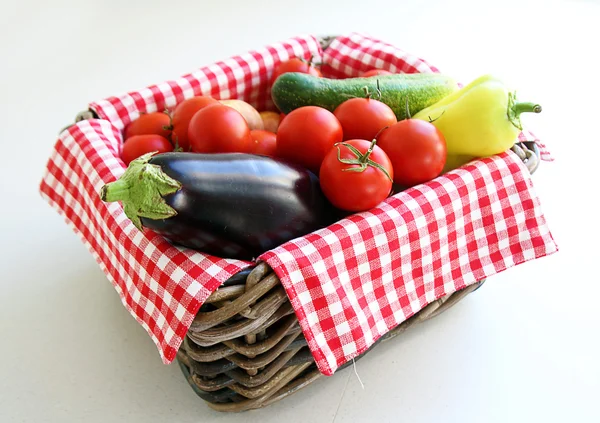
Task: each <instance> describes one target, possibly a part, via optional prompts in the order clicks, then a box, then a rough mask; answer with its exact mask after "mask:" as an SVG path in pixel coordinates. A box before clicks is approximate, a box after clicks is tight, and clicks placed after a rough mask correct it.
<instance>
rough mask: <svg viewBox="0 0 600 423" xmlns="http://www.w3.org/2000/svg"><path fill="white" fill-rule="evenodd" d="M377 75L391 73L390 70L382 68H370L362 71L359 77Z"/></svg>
mask: <svg viewBox="0 0 600 423" xmlns="http://www.w3.org/2000/svg"><path fill="white" fill-rule="evenodd" d="M378 75H393V73H392V72H390V71H386V70H384V69H371V70H368V71H366V72H364V73H363V74H362V75H361V77H363V78H369V77H371V76H378Z"/></svg>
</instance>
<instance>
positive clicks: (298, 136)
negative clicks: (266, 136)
mask: <svg viewBox="0 0 600 423" xmlns="http://www.w3.org/2000/svg"><path fill="white" fill-rule="evenodd" d="M340 141H342V125H340V122H339V121H338V120H337V118H336V117H335V115H334V114H333V113H331V112H330V111H329V110H327V109H324V108H322V107H317V106H304V107H300V108H298V109H295V110H292V111H291V112H290V113H288V114H287V115H286V116H285V118H284V119H283V120H282V121H281V123H280V124H279V128H278V129H277V157H281V158H283V159H288V160H290V161H292V162H294V163H297V164H299V165H301V166H304V167H306V168H308V169H310V170H312V171H313V172H314V173H316V174H318V173H319V167H320V166H321V162H322V161H323V158H324V157H325V155H326V154H327V153H328V152H329V150H330V149H331V147H333V146H334V144H335V143H337V142H340Z"/></svg>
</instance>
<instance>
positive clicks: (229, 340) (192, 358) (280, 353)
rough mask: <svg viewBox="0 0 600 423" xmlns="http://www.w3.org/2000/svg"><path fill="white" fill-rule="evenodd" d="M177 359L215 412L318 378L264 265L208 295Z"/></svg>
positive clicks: (423, 314)
mask: <svg viewBox="0 0 600 423" xmlns="http://www.w3.org/2000/svg"><path fill="white" fill-rule="evenodd" d="M482 283H483V281H480V282H479V283H476V284H473V285H470V286H468V287H467V288H465V289H463V290H461V291H458V292H455V293H453V294H451V295H447V296H445V297H443V298H440V299H439V300H437V301H435V302H432V303H430V304H429V305H427V307H425V308H423V309H422V310H421V311H420V312H418V313H416V314H415V315H414V316H412V317H411V318H410V319H408V320H406V321H405V322H403V323H402V324H400V325H398V326H397V327H396V328H394V329H393V330H391V331H390V332H388V333H387V334H386V335H385V336H384V337H382V338H381V339H380V341H378V342H381V341H385V340H388V339H391V338H393V337H395V336H397V335H399V334H400V333H402V332H404V331H405V330H406V329H408V328H409V327H411V326H413V325H414V324H416V323H419V322H423V321H425V320H428V319H431V318H433V317H435V316H437V315H438V314H440V313H442V312H444V311H446V310H448V309H449V308H450V307H452V306H453V305H454V304H456V303H457V302H458V301H460V300H461V299H462V298H464V297H465V296H466V295H468V294H469V293H471V292H473V291H474V290H476V289H477V288H478V287H479V286H481V284H482ZM372 348H373V347H371V349H372ZM371 349H369V351H370V350H371ZM363 356H364V354H363ZM361 357H362V356H361ZM359 358H360V357H359ZM177 359H178V361H179V363H180V365H181V367H182V370H183V372H184V374H185V375H186V377H187V380H188V382H189V383H190V385H191V386H192V387H193V388H194V390H195V392H196V393H197V394H198V395H199V396H200V397H201V398H203V399H204V400H205V401H206V402H207V403H208V405H209V406H210V407H212V408H214V409H216V410H219V411H244V410H248V409H253V408H260V407H264V406H267V405H269V404H271V403H273V402H275V401H277V400H280V399H282V398H284V397H286V396H288V395H290V394H292V393H294V392H296V391H298V390H299V389H301V388H303V387H305V386H307V385H308V384H310V383H311V382H314V381H315V380H316V379H318V378H319V377H320V376H321V373H320V372H319V371H318V370H317V368H316V365H315V363H314V360H313V357H312V355H311V353H310V351H309V349H308V346H307V343H306V340H305V339H304V336H303V334H302V332H301V329H300V326H299V324H298V319H297V318H296V316H295V314H294V311H293V309H292V306H291V304H290V302H289V300H288V299H287V296H286V294H285V292H284V290H283V287H282V286H281V284H280V281H279V279H278V278H277V276H276V275H275V273H273V271H272V270H271V268H270V267H269V266H268V265H267V264H265V263H259V264H258V265H257V266H255V267H254V268H253V269H251V270H248V271H244V272H240V273H239V274H238V275H236V276H235V277H233V278H231V279H230V280H229V281H227V282H226V283H225V284H224V285H223V286H222V287H221V288H219V290H217V291H215V292H214V293H213V294H212V295H211V296H210V297H209V298H208V300H207V301H206V303H205V305H204V306H203V307H202V309H201V310H200V312H199V313H198V314H197V316H196V318H195V319H194V323H193V324H192V326H191V327H190V330H189V331H188V334H187V336H186V338H185V341H184V344H183V347H182V348H181V349H180V350H179V352H178V355H177Z"/></svg>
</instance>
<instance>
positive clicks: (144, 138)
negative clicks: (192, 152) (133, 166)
mask: <svg viewBox="0 0 600 423" xmlns="http://www.w3.org/2000/svg"><path fill="white" fill-rule="evenodd" d="M153 151H157V152H159V153H167V152H169V151H173V145H172V144H171V142H170V141H169V140H168V139H166V138H165V137H162V136H160V135H156V134H150V135H134V136H132V137H130V138H127V140H126V141H125V144H123V152H122V153H121V158H122V159H123V161H124V162H125V164H126V165H128V166H129V163H131V162H132V161H133V160H135V159H137V158H138V157H140V156H142V155H144V154H146V153H151V152H153Z"/></svg>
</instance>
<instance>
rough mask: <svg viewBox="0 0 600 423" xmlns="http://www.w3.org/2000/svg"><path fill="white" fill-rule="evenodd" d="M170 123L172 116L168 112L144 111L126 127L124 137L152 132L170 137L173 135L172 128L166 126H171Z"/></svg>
mask: <svg viewBox="0 0 600 423" xmlns="http://www.w3.org/2000/svg"><path fill="white" fill-rule="evenodd" d="M170 125H171V118H170V117H169V115H168V114H166V113H163V112H153V113H144V114H142V115H140V117H138V118H137V119H136V120H134V121H132V122H131V123H129V125H127V126H126V127H125V132H124V139H125V140H126V139H128V138H131V137H133V136H135V135H151V134H155V135H160V136H161V137H165V138H169V136H170V135H171V130H170V129H165V128H169V127H170Z"/></svg>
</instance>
